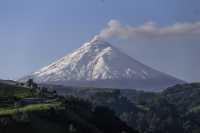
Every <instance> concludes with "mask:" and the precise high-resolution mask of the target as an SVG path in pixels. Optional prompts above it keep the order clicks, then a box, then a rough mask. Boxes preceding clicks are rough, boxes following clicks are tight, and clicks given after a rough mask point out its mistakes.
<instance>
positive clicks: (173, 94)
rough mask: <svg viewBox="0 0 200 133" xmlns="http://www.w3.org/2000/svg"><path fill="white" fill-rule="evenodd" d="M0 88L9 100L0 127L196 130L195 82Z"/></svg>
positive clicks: (90, 132) (36, 131) (34, 132)
mask: <svg viewBox="0 0 200 133" xmlns="http://www.w3.org/2000/svg"><path fill="white" fill-rule="evenodd" d="M47 88H48V89H47ZM54 89H56V90H57V91H58V92H55V91H53V90H54ZM0 92H1V98H2V99H5V97H7V98H8V99H10V101H12V102H8V101H7V102H8V103H7V104H9V106H2V105H3V104H2V103H1V107H0V132H1V133H12V132H14V131H20V132H22V133H23V132H31V133H40V132H41V133H42V132H50V133H80V132H81V133H135V132H136V133H137V132H140V133H179V132H180V133H199V132H200V83H192V84H183V85H176V86H173V87H170V88H167V89H166V90H164V91H163V92H160V93H152V92H143V91H135V90H117V89H97V88H73V87H67V88H66V87H61V86H48V85H45V86H37V85H36V86H35V85H34V84H33V85H31V84H24V85H19V84H7V83H0ZM57 93H58V94H59V93H62V94H66V95H65V96H61V95H58V94H57ZM27 98H28V103H26V102H27V101H26V100H27ZM29 98H31V101H29V100H30V99H29ZM32 100H33V101H32ZM34 100H36V102H35V101H34ZM38 100H39V102H38ZM13 101H14V102H13ZM22 101H25V103H23V102H22ZM11 103H12V104H11ZM16 103H17V104H16ZM44 125H45V126H44Z"/></svg>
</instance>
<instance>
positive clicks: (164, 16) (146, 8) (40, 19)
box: [0, 0, 200, 81]
mask: <svg viewBox="0 0 200 133" xmlns="http://www.w3.org/2000/svg"><path fill="white" fill-rule="evenodd" d="M199 5H200V1H199V0H104V1H102V0H17V1H16V0H0V70H1V71H0V78H3V79H6V78H11V79H13V78H14V79H15V78H19V77H21V76H24V75H26V74H29V73H31V72H33V71H35V70H37V69H39V68H41V67H42V66H45V65H47V64H49V63H51V62H52V61H55V60H56V59H58V58H60V57H62V56H64V55H66V54H67V53H69V52H70V51H72V50H73V49H75V48H78V47H80V46H81V45H82V44H83V43H84V42H86V41H88V40H90V39H91V38H92V37H93V36H94V35H96V34H98V33H99V32H100V31H101V30H102V29H105V27H106V26H107V23H108V22H109V21H110V20H112V19H115V20H117V21H119V22H120V23H121V24H122V25H129V26H132V27H137V26H140V25H144V24H145V23H146V22H155V23H156V24H157V25H159V26H161V27H167V26H171V25H174V24H175V23H185V22H187V23H190V24H193V23H196V22H199V21H200V6H199ZM196 36H197V37H194V38H187V37H186V38H182V39H179V38H178V37H177V39H174V40H168V39H162V40H146V41H143V40H141V38H134V39H118V38H117V37H114V38H112V39H109V41H110V42H111V43H113V44H114V45H115V46H117V47H118V48H120V49H121V50H122V51H125V52H127V53H128V54H129V55H130V56H133V57H134V58H136V59H138V60H140V61H142V62H143V63H145V64H147V65H150V66H152V67H154V68H156V69H158V70H160V71H163V72H167V73H169V74H172V75H174V76H176V77H178V78H181V79H184V80H187V81H200V70H199V68H200V61H199V51H200V44H199V43H200V41H199V39H198V37H200V36H199V34H197V35H196Z"/></svg>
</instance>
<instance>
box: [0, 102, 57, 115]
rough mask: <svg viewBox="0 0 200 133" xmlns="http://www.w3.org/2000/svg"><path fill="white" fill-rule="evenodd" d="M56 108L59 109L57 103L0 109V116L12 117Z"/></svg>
mask: <svg viewBox="0 0 200 133" xmlns="http://www.w3.org/2000/svg"><path fill="white" fill-rule="evenodd" d="M58 107H60V103H59V102H54V103H41V104H30V105H27V106H22V107H8V108H0V115H12V114H15V113H18V112H32V111H41V110H49V109H50V108H58Z"/></svg>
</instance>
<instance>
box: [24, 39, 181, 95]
mask: <svg viewBox="0 0 200 133" xmlns="http://www.w3.org/2000/svg"><path fill="white" fill-rule="evenodd" d="M29 78H32V79H34V80H35V81H36V82H37V83H43V84H56V85H64V86H76V87H95V88H116V89H137V90H144V91H161V90H162V89H164V88H166V87H169V86H172V85H175V84H180V83H184V82H183V81H182V80H179V79H177V78H175V77H173V76H170V75H168V74H166V73H163V72H160V71H157V70H155V69H153V68H151V67H149V66H147V65H144V64H143V63H141V62H139V61H137V60H135V59H134V58H132V57H130V56H128V55H127V54H125V53H123V52H121V51H120V50H119V49H118V48H116V47H114V46H113V45H111V44H109V43H108V42H106V41H104V40H102V39H100V38H98V37H95V38H93V39H92V40H91V41H89V42H87V43H85V44H83V45H82V46H81V47H80V48H78V49H76V50H75V51H73V52H72V53H70V54H68V55H66V56H65V57H63V58H61V59H59V60H58V61H55V62H53V63H52V64H50V65H48V66H46V67H44V68H42V69H40V70H39V71H36V72H34V73H32V74H31V75H29V76H26V77H25V78H23V80H27V79H29Z"/></svg>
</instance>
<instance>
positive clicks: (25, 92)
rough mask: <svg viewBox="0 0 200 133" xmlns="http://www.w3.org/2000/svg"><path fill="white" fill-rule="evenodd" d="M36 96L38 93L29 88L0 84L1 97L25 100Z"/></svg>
mask: <svg viewBox="0 0 200 133" xmlns="http://www.w3.org/2000/svg"><path fill="white" fill-rule="evenodd" d="M34 95H36V93H35V92H33V91H32V90H31V89H29V88H26V87H21V86H16V85H8V84H4V83H0V97H17V98H25V97H30V96H34Z"/></svg>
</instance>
